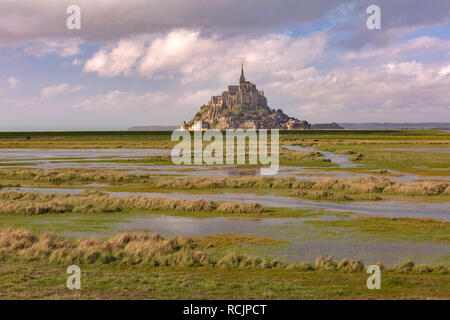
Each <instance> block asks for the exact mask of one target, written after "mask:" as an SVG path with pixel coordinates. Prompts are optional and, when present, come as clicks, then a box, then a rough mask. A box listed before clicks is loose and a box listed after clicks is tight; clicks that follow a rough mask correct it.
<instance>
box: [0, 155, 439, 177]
mask: <svg viewBox="0 0 450 320" xmlns="http://www.w3.org/2000/svg"><path fill="white" fill-rule="evenodd" d="M282 147H285V148H288V149H291V150H296V151H317V152H320V153H322V154H324V156H325V158H329V159H330V160H331V161H332V162H333V163H335V164H337V165H339V167H340V168H355V167H358V166H360V165H359V164H355V163H353V162H351V161H350V160H348V155H345V154H344V155H342V154H334V153H332V152H326V151H319V150H316V149H314V148H303V147H300V146H282ZM169 154H170V150H169V149H0V168H1V165H2V164H4V165H7V164H8V162H9V163H10V162H14V165H12V166H10V165H8V166H7V167H8V168H14V167H16V168H30V169H65V168H73V169H77V168H91V169H93V168H101V169H107V170H124V171H125V172H126V173H135V174H151V175H154V176H160V175H178V176H196V177H239V176H259V175H260V170H259V169H254V168H249V169H245V168H238V167H237V166H235V165H215V166H203V165H202V166H199V165H168V166H166V165H153V164H149V163H108V162H98V161H100V160H124V159H139V157H148V156H159V155H169ZM52 158H55V159H58V160H49V159H52ZM70 158H81V159H79V160H83V161H92V162H75V161H74V160H71V159H70ZM391 173H392V174H396V175H398V176H389V179H392V180H395V181H398V182H403V183H409V182H413V181H415V180H420V179H423V177H421V176H419V175H415V174H407V173H400V172H394V171H391ZM289 176H294V177H295V178H297V179H305V180H312V179H318V178H361V177H369V176H379V175H377V174H376V173H373V174H372V173H358V172H348V171H339V170H332V169H331V168H330V169H327V170H322V169H320V168H308V167H297V166H280V169H279V171H278V173H277V174H276V175H275V176H274V177H275V178H283V177H289ZM433 179H439V180H444V181H447V180H448V177H438V176H434V177H433Z"/></svg>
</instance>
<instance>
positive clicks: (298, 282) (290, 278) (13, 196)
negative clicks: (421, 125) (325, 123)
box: [0, 130, 450, 299]
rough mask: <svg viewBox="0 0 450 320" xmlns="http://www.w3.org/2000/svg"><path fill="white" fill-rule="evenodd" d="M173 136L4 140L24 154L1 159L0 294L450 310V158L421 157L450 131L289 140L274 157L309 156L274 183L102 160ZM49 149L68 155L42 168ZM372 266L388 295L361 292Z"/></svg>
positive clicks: (321, 134) (241, 169)
mask: <svg viewBox="0 0 450 320" xmlns="http://www.w3.org/2000/svg"><path fill="white" fill-rule="evenodd" d="M170 134H171V132H136V131H111V132H14V133H9V132H0V154H2V153H1V152H2V150H5V149H20V150H19V151H20V152H22V153H23V152H25V153H26V152H30V154H32V155H33V156H31V157H30V156H23V157H22V156H20V154H21V153H20V152H19V151H17V150H13V151H11V152H12V153H13V154H14V153H17V154H19V156H17V157H8V156H4V157H2V156H0V218H1V219H0V278H1V280H0V283H1V286H2V290H1V293H0V297H1V298H2V299H20V298H31V299H86V298H105V299H448V298H449V297H450V291H449V290H450V274H449V271H450V269H449V267H450V255H449V254H448V253H449V252H450V222H449V219H446V210H447V209H450V186H449V180H450V178H449V176H450V153H448V152H440V151H419V150H422V149H425V150H426V149H429V148H431V149H439V150H440V149H447V148H450V134H449V133H446V132H441V131H400V130H390V131H377V130H342V131H338V130H336V131H334V130H304V131H283V132H280V146H286V145H288V146H302V147H307V148H313V149H314V150H316V151H293V150H288V149H285V148H281V149H280V164H281V166H282V167H283V168H282V170H281V172H283V174H284V176H281V177H276V178H273V177H260V176H257V175H258V174H257V173H255V172H257V170H258V169H259V166H258V165H240V166H237V167H236V168H233V169H232V170H233V172H232V174H233V176H227V171H226V170H229V169H223V168H217V167H215V166H214V165H212V166H200V167H199V168H191V167H180V168H176V167H174V166H173V163H172V161H171V158H170V156H168V155H164V156H149V155H140V156H133V155H131V156H129V157H126V156H122V155H118V156H112V155H108V152H106V153H101V154H96V153H95V150H97V149H110V150H119V149H123V150H124V152H125V154H127V151H126V149H152V148H154V149H166V150H169V149H171V148H172V147H173V146H174V145H175V144H176V143H177V142H173V141H170ZM27 137H28V138H29V139H28V138H27ZM27 149H30V150H27ZM31 149H38V151H31ZM55 149H65V150H70V151H75V152H71V153H68V155H67V156H65V157H63V158H61V157H58V156H51V155H50V156H40V155H41V154H40V152H41V150H42V153H43V152H45V151H49V150H55ZM77 149H91V150H93V151H94V152H93V153H92V156H91V155H85V156H80V155H77V152H76V150H77ZM389 149H396V150H389ZM415 149H419V150H415ZM321 151H326V152H332V153H333V154H335V155H340V156H342V157H344V158H345V159H347V161H348V163H350V164H353V165H351V166H347V167H346V166H339V164H336V163H334V162H333V161H331V160H330V159H328V158H327V156H324V155H323V154H321V153H320V152H321ZM50 154H52V153H50ZM224 170H225V172H224ZM169 192H176V193H177V194H178V195H179V196H180V197H181V198H180V199H174V198H173V197H172V198H170V197H169V196H168V195H167V193H169ZM121 193H124V194H121ZM149 194H151V196H149ZM244 195H247V196H248V195H251V196H255V197H256V198H255V199H264V200H265V201H266V202H268V203H269V204H270V203H272V202H273V203H274V204H273V205H271V206H269V205H260V204H258V203H257V201H256V200H255V201H244V198H242V200H240V198H239V197H240V196H242V197H243V196H244ZM194 196H197V198H189V197H194ZM206 196H214V197H215V198H217V199H218V200H207V199H205V200H204V199H198V197H206ZM156 197H158V198H156ZM183 197H185V198H183ZM221 197H223V200H222V199H221ZM258 197H260V198H258ZM278 198H279V199H287V200H289V201H290V200H292V201H297V200H298V201H299V202H298V203H299V205H295V206H289V205H284V203H285V202H283V201H281V202H279V203H278V202H276V201H277V199H278ZM227 199H232V200H227ZM287 200H285V201H287ZM271 201H272V202H271ZM288 203H289V202H288ZM311 204H313V206H311ZM358 206H363V207H364V208H367V209H364V210H366V211H364V210H359V211H358V210H357V209H358V208H359V207H358ZM397 207H398V208H397ZM352 208H354V209H352ZM371 208H374V209H373V210H374V211H371ZM375 209H376V210H375ZM408 210H411V212H416V213H415V214H411V216H409V215H408V212H409V211H408ZM427 210H429V211H427ZM380 212H382V213H383V214H384V215H379V213H380ZM217 219H222V220H220V221H221V222H220V223H217V221H219V220H217ZM158 221H162V222H160V223H159V224H158ZM228 224H229V225H230V226H229V227H227V225H228ZM156 233H157V234H161V236H160V235H155V234H156ZM330 256H333V258H332V257H330ZM411 261H413V262H411ZM70 264H77V265H79V266H80V267H81V270H82V290H80V291H76V292H74V291H70V290H68V289H67V288H66V287H65V283H66V279H67V277H68V275H67V273H66V268H67V266H68V265H70ZM369 264H382V265H384V267H383V270H382V285H381V287H382V288H381V290H369V289H367V287H366V280H367V277H368V276H369V275H368V274H367V273H366V272H365V269H366V267H367V265H369Z"/></svg>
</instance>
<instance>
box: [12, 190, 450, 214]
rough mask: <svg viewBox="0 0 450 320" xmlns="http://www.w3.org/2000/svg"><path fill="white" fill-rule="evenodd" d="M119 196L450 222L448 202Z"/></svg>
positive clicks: (238, 195)
mask: <svg viewBox="0 0 450 320" xmlns="http://www.w3.org/2000/svg"><path fill="white" fill-rule="evenodd" d="M4 190H5V191H7V190H13V191H19V192H40V193H72V194H77V193H81V192H83V191H84V190H83V189H56V188H54V189H44V188H5V189H4ZM108 193H110V194H112V195H115V196H119V197H120V196H130V195H137V196H145V197H164V198H168V199H187V200H192V199H204V200H212V201H232V202H248V203H254V202H257V203H260V204H261V205H263V206H265V207H282V208H318V209H324V210H332V211H337V212H354V213H358V214H362V215H368V216H381V217H398V218H399V217H414V218H434V219H441V220H444V221H450V207H449V204H448V203H409V202H397V201H396V202H394V201H373V202H330V201H314V200H305V199H297V198H289V197H281V196H276V195H273V194H272V195H255V194H242V193H220V194H191V193H180V192H172V193H152V192H108Z"/></svg>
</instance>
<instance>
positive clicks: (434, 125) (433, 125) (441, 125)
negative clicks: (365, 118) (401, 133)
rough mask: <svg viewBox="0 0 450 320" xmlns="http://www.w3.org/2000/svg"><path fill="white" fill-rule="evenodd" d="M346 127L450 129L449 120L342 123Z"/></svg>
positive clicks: (355, 128)
mask: <svg viewBox="0 0 450 320" xmlns="http://www.w3.org/2000/svg"><path fill="white" fill-rule="evenodd" d="M339 125H341V126H342V127H344V128H345V129H352V130H358V129H361V130H364V129H365V130H422V129H424V130H450V123H449V122H419V123H394V122H385V123H376V122H374V123H340V124H339Z"/></svg>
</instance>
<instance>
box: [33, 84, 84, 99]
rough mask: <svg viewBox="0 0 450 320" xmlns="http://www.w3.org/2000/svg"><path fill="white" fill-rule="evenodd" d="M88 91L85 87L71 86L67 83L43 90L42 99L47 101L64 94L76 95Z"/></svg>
mask: <svg viewBox="0 0 450 320" xmlns="http://www.w3.org/2000/svg"><path fill="white" fill-rule="evenodd" d="M84 89H86V87H84V86H71V85H69V84H67V83H62V84H59V85H54V86H50V87H45V88H42V89H41V98H43V99H47V98H51V97H54V96H57V95H60V94H63V93H76V92H79V91H81V90H84Z"/></svg>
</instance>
